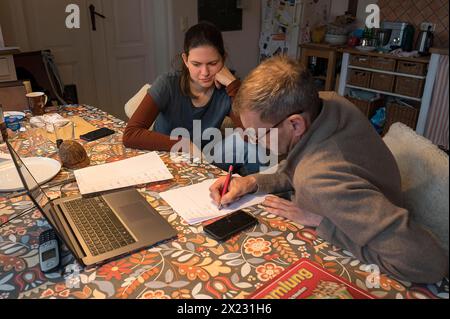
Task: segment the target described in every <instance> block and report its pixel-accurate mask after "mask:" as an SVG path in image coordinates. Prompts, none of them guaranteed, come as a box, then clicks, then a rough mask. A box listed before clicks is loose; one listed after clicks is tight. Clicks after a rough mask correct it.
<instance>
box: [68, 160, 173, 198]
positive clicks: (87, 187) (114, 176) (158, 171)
mask: <svg viewBox="0 0 450 319" xmlns="http://www.w3.org/2000/svg"><path fill="white" fill-rule="evenodd" d="M74 174H75V178H76V179H77V183H78V187H79V189H80V192H81V194H83V195H84V194H90V193H96V192H103V191H107V190H112V189H118V188H124V187H129V186H133V185H139V184H147V183H152V182H158V181H163V180H167V179H172V178H173V175H172V174H171V173H170V172H169V170H168V169H167V167H166V165H165V164H164V162H163V161H162V160H161V158H160V157H159V156H158V154H157V153H156V152H151V153H147V154H144V155H140V156H136V157H132V158H128V159H125V160H122V161H118V162H114V163H109V164H104V165H97V166H91V167H87V168H83V169H79V170H77V171H75V172H74Z"/></svg>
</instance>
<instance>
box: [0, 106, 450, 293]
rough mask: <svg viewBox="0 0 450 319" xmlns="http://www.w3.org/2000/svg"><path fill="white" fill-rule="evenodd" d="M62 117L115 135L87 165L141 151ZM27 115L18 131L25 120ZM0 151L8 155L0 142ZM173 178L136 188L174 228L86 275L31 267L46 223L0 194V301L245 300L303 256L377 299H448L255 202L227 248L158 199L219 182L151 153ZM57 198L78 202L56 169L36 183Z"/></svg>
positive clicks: (19, 195) (441, 289)
mask: <svg viewBox="0 0 450 319" xmlns="http://www.w3.org/2000/svg"><path fill="white" fill-rule="evenodd" d="M57 112H58V114H60V115H61V116H63V117H65V118H70V117H74V116H77V117H80V118H82V119H83V120H85V121H86V122H88V123H89V124H91V125H92V126H94V127H97V128H101V127H108V128H110V129H112V130H114V131H115V132H116V133H115V134H113V135H110V136H107V137H105V138H102V139H99V140H96V141H93V142H85V141H82V140H77V141H78V142H79V143H80V144H82V145H83V147H84V148H85V150H86V151H87V154H88V156H89V158H90V165H91V166H94V165H101V164H106V163H112V162H115V161H120V160H123V159H126V158H131V157H134V156H138V155H142V154H145V153H146V151H142V150H137V149H131V148H126V147H125V146H124V145H123V143H122V137H123V132H124V130H125V127H126V122H125V121H123V120H121V119H118V118H116V117H114V116H113V115H111V114H109V113H107V112H105V111H103V110H102V109H100V108H97V107H94V106H90V105H84V104H83V105H82V104H80V105H66V106H61V107H58V109H57ZM29 117H30V114H28V113H27V117H26V119H25V123H24V127H27V125H25V124H26V123H27V121H29ZM27 132H28V130H27V129H25V130H22V131H19V132H18V133H16V134H14V136H12V137H11V138H10V143H11V145H12V146H13V147H14V149H15V150H16V151H17V152H18V154H19V155H20V156H21V157H22V158H26V157H47V158H53V159H55V160H59V156H58V149H57V147H56V145H55V143H54V142H53V141H50V140H49V139H45V138H41V139H36V138H30V136H29V135H28V134H27ZM0 151H3V152H7V148H6V146H5V144H3V145H0ZM157 154H158V155H159V156H160V158H161V159H162V160H163V162H164V164H165V165H166V166H167V168H168V169H169V171H170V172H171V174H172V175H173V179H171V180H167V181H162V182H154V183H150V184H145V185H137V186H136V189H137V190H138V192H139V193H140V194H141V195H142V196H143V197H144V198H145V199H146V200H147V201H148V203H149V204H150V205H151V206H152V207H153V208H155V209H156V211H157V212H158V213H159V214H160V215H161V216H163V217H164V218H165V219H166V220H167V221H168V222H169V223H170V225H171V226H172V227H173V228H174V229H175V230H176V231H177V233H178V236H177V237H176V238H175V239H173V240H170V241H167V242H164V243H162V244H159V245H156V246H153V247H149V248H146V249H143V250H141V251H139V252H135V253H131V254H129V255H126V256H124V257H121V258H120V259H116V260H112V261H109V262H107V263H106V264H103V265H99V266H97V267H93V268H89V269H88V268H84V267H83V266H82V265H80V264H79V263H78V262H77V261H76V260H75V258H74V257H73V255H72V254H71V252H70V251H69V250H68V249H67V248H66V247H65V246H64V245H61V252H60V255H61V266H60V268H59V269H58V270H57V271H55V272H53V273H43V272H41V270H40V266H39V255H38V247H39V235H40V233H41V232H43V231H45V230H47V229H49V228H50V227H51V226H50V225H49V223H48V222H47V220H46V219H45V217H44V216H43V215H42V214H41V212H40V211H39V209H37V208H36V207H35V206H34V205H33V202H32V201H31V200H30V198H29V197H28V195H27V193H26V192H25V191H23V190H22V191H21V190H18V191H13V192H3V193H0V225H1V226H0V299H7V298H10V299H110V298H111V299H128V298H132V299H246V298H248V297H249V296H250V295H251V294H252V293H254V292H255V291H256V290H257V289H258V288H261V287H263V286H264V285H265V284H266V283H268V282H270V281H271V280H272V279H273V278H275V277H276V276H277V275H278V274H280V273H282V272H283V271H284V270H285V269H287V268H288V267H289V266H291V265H292V264H294V263H296V262H297V261H299V260H300V259H308V260H310V261H312V262H314V263H315V264H317V265H319V266H320V267H323V268H324V269H325V270H327V271H328V272H330V273H332V274H334V275H336V276H339V277H340V278H342V279H343V280H345V281H346V282H350V283H351V284H353V285H355V286H357V287H358V288H360V289H362V290H364V291H366V292H368V293H370V294H371V295H372V296H374V297H376V298H388V299H448V297H449V281H448V279H447V278H443V279H442V281H440V282H438V283H435V284H428V285H426V284H414V283H411V282H405V281H400V280H397V279H395V278H392V277H390V276H389V275H387V274H383V273H381V274H379V276H377V280H376V281H375V282H374V281H373V278H374V273H373V271H372V270H371V268H370V267H368V265H366V264H364V263H363V262H361V261H359V260H358V259H356V258H355V257H354V256H353V255H352V254H351V253H350V252H348V251H346V250H344V249H342V248H340V247H336V246H334V245H332V244H331V243H329V242H327V241H325V240H324V239H322V238H320V237H319V236H318V235H317V233H316V231H315V229H314V228H311V227H306V226H303V225H300V224H298V223H296V222H293V221H291V220H288V219H285V218H283V217H280V216H277V215H274V214H271V213H269V212H267V211H266V210H265V208H264V206H263V205H261V204H259V205H254V206H251V207H248V208H246V209H245V211H247V212H249V213H251V214H253V215H254V216H255V217H257V219H258V224H257V225H256V226H253V227H252V228H251V229H248V230H246V231H244V232H241V233H239V234H238V235H235V236H233V237H232V238H231V239H229V240H227V241H226V242H218V241H216V240H214V239H212V238H210V237H209V236H208V235H207V234H205V232H204V231H203V224H202V223H199V224H193V225H190V224H188V223H187V222H186V221H184V220H183V219H182V218H181V217H180V216H179V215H178V214H177V213H176V211H174V210H173V209H172V208H171V207H170V206H169V205H168V204H167V203H166V202H165V201H164V200H163V199H162V198H161V196H160V193H161V192H164V191H167V190H171V189H176V188H180V187H184V186H188V185H194V184H197V183H201V182H203V181H206V180H208V179H215V178H217V177H219V176H222V175H226V172H224V171H222V170H220V169H219V168H217V167H215V166H213V165H211V164H208V163H204V162H201V161H190V160H189V159H188V158H187V157H186V155H184V154H170V153H168V152H157ZM42 188H43V190H44V191H45V192H46V194H47V195H48V196H49V197H50V198H52V199H56V198H59V197H63V196H70V195H78V194H79V193H80V192H79V189H78V186H77V183H76V179H75V178H74V172H73V170H70V169H66V168H64V167H62V168H61V170H60V172H59V173H58V174H57V175H56V176H55V177H54V178H52V179H51V180H50V181H48V182H46V183H44V184H43V185H42Z"/></svg>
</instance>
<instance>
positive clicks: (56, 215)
mask: <svg viewBox="0 0 450 319" xmlns="http://www.w3.org/2000/svg"><path fill="white" fill-rule="evenodd" d="M6 144H7V147H8V149H9V152H10V154H11V157H12V159H13V162H14V164H15V166H16V169H17V172H18V173H19V176H20V179H21V180H22V182H23V185H24V187H25V189H26V191H27V193H28V195H29V196H30V198H31V200H32V201H33V202H34V204H35V205H36V207H37V208H38V209H39V210H40V211H41V212H42V214H43V215H44V216H45V218H46V219H47V220H48V222H49V223H50V225H51V226H52V227H53V228H54V229H55V230H56V232H57V233H58V235H59V236H60V238H61V239H62V240H63V242H64V243H65V244H66V246H67V247H68V248H69V249H70V250H71V252H72V253H73V255H74V256H75V258H76V259H77V260H78V261H79V262H80V263H81V264H82V265H84V266H88V267H89V266H95V265H99V264H103V263H105V262H107V261H110V260H112V259H116V258H119V257H122V256H124V255H127V254H130V253H132V252H134V251H139V250H142V249H143V248H146V247H150V246H154V245H156V244H158V243H161V242H163V241H166V240H169V239H171V238H173V237H175V236H177V232H176V231H175V229H173V228H172V226H170V224H169V223H168V222H167V221H166V220H165V219H164V218H163V217H162V216H161V215H160V214H159V213H158V212H157V211H156V210H155V209H154V208H153V207H152V206H150V204H149V203H148V202H147V201H146V200H145V198H144V197H142V196H141V195H140V194H139V192H138V191H137V190H136V189H134V188H131V189H124V190H119V191H117V190H116V191H112V192H109V193H104V194H101V195H98V196H92V197H89V198H84V197H82V196H81V195H79V196H70V197H64V198H60V199H56V200H51V199H50V198H48V197H47V195H46V194H45V192H44V191H43V190H42V188H41V187H40V186H39V184H38V183H37V182H36V179H35V178H34V177H33V175H32V174H31V173H30V171H29V170H28V168H27V167H26V166H25V165H24V163H23V162H22V160H21V159H20V157H19V155H18V154H17V153H16V151H15V150H14V148H13V147H12V146H11V145H10V144H9V142H6Z"/></svg>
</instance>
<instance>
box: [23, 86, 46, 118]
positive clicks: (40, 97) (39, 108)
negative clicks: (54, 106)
mask: <svg viewBox="0 0 450 319" xmlns="http://www.w3.org/2000/svg"><path fill="white" fill-rule="evenodd" d="M26 97H27V98H28V106H29V107H30V110H31V113H32V114H33V115H34V116H37V115H44V107H45V104H47V101H48V97H47V95H45V93H43V92H31V93H28V94H26Z"/></svg>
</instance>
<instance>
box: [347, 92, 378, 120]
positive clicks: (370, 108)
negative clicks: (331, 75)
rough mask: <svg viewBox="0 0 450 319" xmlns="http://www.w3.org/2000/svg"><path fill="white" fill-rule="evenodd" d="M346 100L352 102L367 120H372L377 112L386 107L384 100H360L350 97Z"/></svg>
mask: <svg viewBox="0 0 450 319" xmlns="http://www.w3.org/2000/svg"><path fill="white" fill-rule="evenodd" d="M345 98H346V99H347V100H349V101H350V102H352V103H353V104H354V105H355V106H356V107H357V108H358V109H359V110H360V111H361V112H362V113H363V114H364V115H365V116H366V117H367V118H371V117H372V116H373V115H374V114H375V111H376V110H377V109H378V108H380V107H382V106H383V105H384V99H383V98H379V99H377V100H374V101H365V100H359V99H356V98H353V97H350V96H348V95H347V96H346V97H345Z"/></svg>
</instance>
